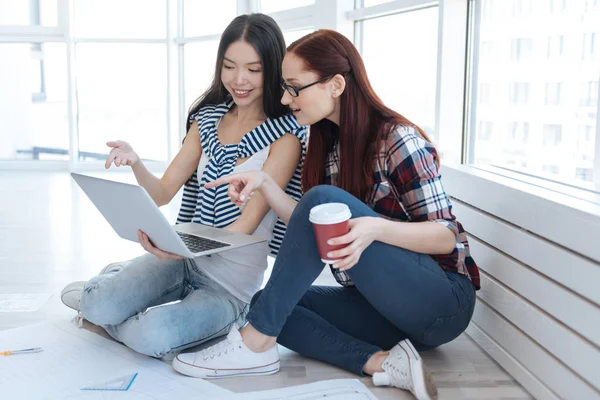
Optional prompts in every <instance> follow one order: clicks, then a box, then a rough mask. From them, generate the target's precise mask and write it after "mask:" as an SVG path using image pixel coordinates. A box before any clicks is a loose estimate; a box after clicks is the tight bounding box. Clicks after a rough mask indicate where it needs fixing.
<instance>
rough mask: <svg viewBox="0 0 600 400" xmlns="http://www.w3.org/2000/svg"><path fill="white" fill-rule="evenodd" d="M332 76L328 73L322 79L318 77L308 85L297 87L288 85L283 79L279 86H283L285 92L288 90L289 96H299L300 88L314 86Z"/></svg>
mask: <svg viewBox="0 0 600 400" xmlns="http://www.w3.org/2000/svg"><path fill="white" fill-rule="evenodd" d="M333 77H334V75H329V76H326V77H325V78H323V79H319V80H318V81H316V82H313V83H309V84H308V85H304V86H302V87H299V88H297V87H295V86H290V85H288V84H286V83H285V82H284V81H281V87H282V88H283V90H285V91H286V92H288V93H289V94H290V96H292V97H298V96H300V91H301V90H304V89H306V88H309V87H311V86H314V85H316V84H317V83H321V82H325V81H326V80H328V79H331V78H333Z"/></svg>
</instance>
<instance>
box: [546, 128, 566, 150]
mask: <svg viewBox="0 0 600 400" xmlns="http://www.w3.org/2000/svg"><path fill="white" fill-rule="evenodd" d="M561 138H562V125H544V139H543V142H542V144H543V146H544V147H556V146H558V145H560V141H561Z"/></svg>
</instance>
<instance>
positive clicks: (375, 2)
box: [363, 0, 392, 7]
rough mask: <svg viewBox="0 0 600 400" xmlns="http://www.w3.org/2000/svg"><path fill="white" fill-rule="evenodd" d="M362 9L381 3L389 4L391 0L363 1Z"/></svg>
mask: <svg viewBox="0 0 600 400" xmlns="http://www.w3.org/2000/svg"><path fill="white" fill-rule="evenodd" d="M363 1H364V3H363V7H371V6H377V5H379V4H383V3H389V2H390V1H392V0H363Z"/></svg>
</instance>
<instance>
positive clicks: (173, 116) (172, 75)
mask: <svg viewBox="0 0 600 400" xmlns="http://www.w3.org/2000/svg"><path fill="white" fill-rule="evenodd" d="M178 3H179V2H178V1H177V0H167V4H166V7H167V10H166V11H167V16H166V18H167V48H166V51H167V93H166V94H167V109H166V113H167V123H166V133H167V157H168V158H167V160H168V161H170V160H172V159H173V158H174V157H175V154H176V153H177V149H178V147H179V146H178V143H177V142H178V139H179V123H178V120H179V118H178V115H179V112H178V109H179V108H178V103H179V102H178V97H179V96H178V94H179V90H178V76H177V75H178V74H179V69H178V65H177V61H178V57H177V48H178V46H177V45H176V44H175V40H174V39H175V37H176V36H177V33H178V21H177V15H178V12H177V6H178Z"/></svg>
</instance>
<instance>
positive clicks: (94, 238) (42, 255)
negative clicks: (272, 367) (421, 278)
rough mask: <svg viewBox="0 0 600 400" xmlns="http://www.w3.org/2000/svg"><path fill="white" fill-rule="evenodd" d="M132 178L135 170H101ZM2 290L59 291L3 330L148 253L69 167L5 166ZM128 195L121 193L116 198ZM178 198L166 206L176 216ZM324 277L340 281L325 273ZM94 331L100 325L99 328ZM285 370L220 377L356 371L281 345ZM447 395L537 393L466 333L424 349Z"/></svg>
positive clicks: (52, 315) (1, 319) (309, 376)
mask: <svg viewBox="0 0 600 400" xmlns="http://www.w3.org/2000/svg"><path fill="white" fill-rule="evenodd" d="M95 175H98V176H103V177H107V176H108V177H110V179H114V180H121V181H126V182H133V178H132V176H131V175H130V174H124V173H112V174H106V173H104V174H95ZM0 188H1V189H0V190H1V193H2V196H1V197H0V293H3V294H6V293H52V294H53V296H52V297H51V299H50V300H49V301H48V303H47V304H46V305H45V306H44V307H43V308H42V309H41V310H40V311H37V312H34V313H2V314H0V330H4V329H9V328H14V327H18V326H23V325H27V324H31V323H35V322H39V321H42V320H51V319H58V318H69V317H72V316H74V311H72V310H70V309H68V308H66V307H64V306H63V305H62V303H61V302H60V290H61V289H62V288H63V287H64V285H66V284H67V283H69V282H71V281H74V280H85V279H88V278H90V277H91V276H93V275H95V274H96V273H97V272H98V271H99V270H100V269H101V268H102V267H104V266H105V265H106V264H108V263H110V262H113V261H117V260H125V259H129V258H132V257H135V256H137V255H140V254H142V252H143V249H141V247H139V245H137V244H135V243H130V242H127V241H125V240H122V239H120V238H119V237H118V236H117V235H116V234H115V233H114V232H113V231H112V229H111V227H110V226H109V225H108V224H107V223H106V222H105V221H104V219H103V217H102V216H101V215H100V213H99V212H98V211H97V210H96V209H95V208H94V206H93V205H92V204H91V202H90V201H89V200H88V199H87V197H85V195H84V194H83V193H82V192H81V190H80V189H79V188H78V187H77V185H76V184H75V183H74V182H72V180H71V179H70V177H69V175H68V174H67V173H32V172H6V171H2V172H0ZM120 201H126V199H118V198H115V202H120ZM177 207H178V199H176V200H174V201H173V202H172V204H171V205H170V206H166V207H165V209H164V210H163V211H164V212H165V214H166V215H167V217H168V218H169V219H170V220H171V221H174V220H175V215H176V212H177ZM318 283H319V284H332V285H333V284H335V281H334V280H333V278H331V276H330V275H329V273H328V272H327V273H324V274H322V275H321V277H320V278H319V280H318ZM92 330H93V327H92ZM280 350H281V354H282V363H281V372H280V373H279V374H276V375H272V376H267V377H253V378H235V379H226V380H219V381H216V382H215V383H216V384H218V385H220V386H222V387H224V388H227V389H229V390H232V391H234V392H245V391H252V390H261V389H262V390H264V389H271V388H278V387H285V386H291V385H298V384H304V383H309V382H314V381H319V380H324V379H337V378H357V376H356V375H353V374H351V373H348V372H346V371H343V370H340V369H338V368H335V367H332V366H329V365H326V364H323V363H321V362H318V361H314V360H310V359H307V358H304V357H301V356H299V355H298V354H296V353H293V352H291V351H289V350H287V349H284V348H280ZM423 357H424V359H425V360H426V364H427V366H428V367H429V369H430V370H431V372H432V375H433V377H434V379H435V381H436V383H437V386H438V388H439V393H440V399H457V400H458V399H477V400H483V399H530V398H531V397H530V396H529V395H528V394H527V393H526V392H525V391H524V390H523V388H522V387H521V386H519V384H518V383H516V382H515V381H514V380H513V379H512V378H511V377H510V376H509V375H508V374H507V373H506V372H505V371H504V370H503V369H502V368H500V367H499V366H498V365H497V364H496V363H495V362H494V361H493V360H492V359H490V358H489V357H488V356H487V355H486V354H485V353H484V352H483V351H482V350H481V349H480V348H479V347H478V346H477V345H476V344H475V343H474V342H473V341H472V340H471V339H470V338H468V337H467V336H466V335H463V336H461V337H459V338H458V339H457V340H455V341H454V342H452V343H450V344H447V345H445V346H443V347H441V348H439V349H436V350H433V351H429V352H426V353H424V354H423ZM361 381H362V382H363V383H365V384H366V385H367V386H369V387H371V388H372V391H373V393H374V394H375V395H376V396H377V397H378V398H379V399H381V400H383V399H411V398H412V396H411V395H410V394H408V393H406V392H403V391H401V390H396V389H390V388H373V385H372V383H371V380H370V378H366V377H365V378H361Z"/></svg>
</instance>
